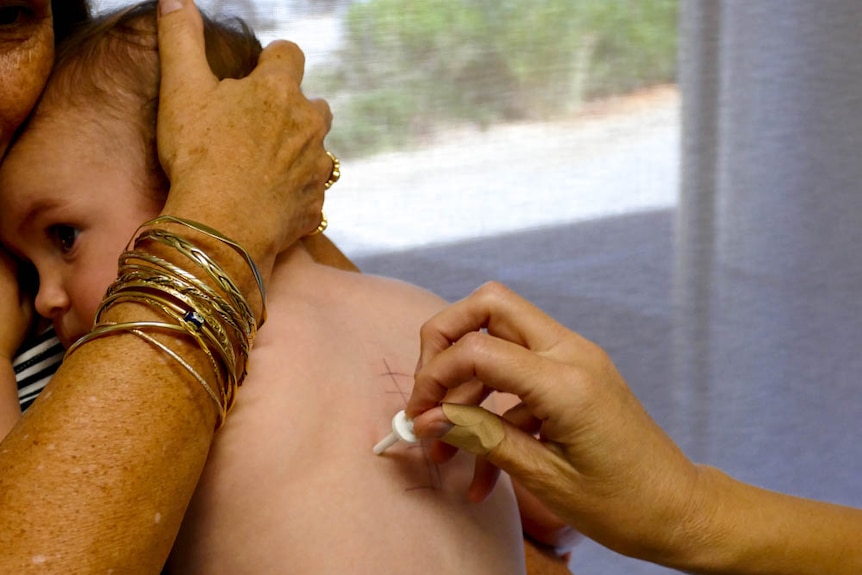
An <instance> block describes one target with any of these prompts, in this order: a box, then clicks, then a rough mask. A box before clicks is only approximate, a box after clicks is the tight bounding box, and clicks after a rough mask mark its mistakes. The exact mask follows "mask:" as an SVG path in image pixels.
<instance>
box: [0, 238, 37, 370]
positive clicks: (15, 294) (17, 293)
mask: <svg viewBox="0 0 862 575" xmlns="http://www.w3.org/2000/svg"><path fill="white" fill-rule="evenodd" d="M19 271H20V269H19V264H18V262H17V261H16V260H15V258H14V257H13V256H12V254H10V253H9V252H8V251H7V250H6V248H4V247H3V246H0V302H2V305H0V326H2V331H0V360H3V361H5V360H9V361H11V360H12V359H13V357H14V355H15V352H17V351H18V348H20V347H21V344H23V343H24V339H25V338H26V337H27V334H28V333H29V331H30V327H31V325H32V322H33V319H34V317H35V312H34V310H33V300H32V294H28V293H26V292H25V291H24V290H23V289H22V286H21V281H20V277H21V275H20V274H19Z"/></svg>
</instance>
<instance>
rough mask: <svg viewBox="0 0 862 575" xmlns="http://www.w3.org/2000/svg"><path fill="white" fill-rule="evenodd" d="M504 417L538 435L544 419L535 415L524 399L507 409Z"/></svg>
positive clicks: (522, 429)
mask: <svg viewBox="0 0 862 575" xmlns="http://www.w3.org/2000/svg"><path fill="white" fill-rule="evenodd" d="M503 419H505V420H506V421H508V422H509V423H511V424H512V425H514V426H515V427H517V428H518V429H520V430H521V431H524V432H526V433H529V434H530V435H536V434H537V433H539V430H540V429H541V428H542V420H541V419H539V418H538V417H536V416H534V415H533V413H532V412H531V411H530V408H529V407H527V404H526V403H524V402H523V401H522V402H521V403H519V404H518V405H516V406H514V407H512V408H510V409H509V410H508V411H506V413H504V414H503Z"/></svg>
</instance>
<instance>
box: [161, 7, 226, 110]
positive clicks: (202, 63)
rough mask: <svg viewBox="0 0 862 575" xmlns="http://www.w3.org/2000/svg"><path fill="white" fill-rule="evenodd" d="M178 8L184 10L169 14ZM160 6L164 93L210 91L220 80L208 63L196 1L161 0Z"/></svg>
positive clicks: (162, 86)
mask: <svg viewBox="0 0 862 575" xmlns="http://www.w3.org/2000/svg"><path fill="white" fill-rule="evenodd" d="M176 4H181V6H180V7H179V8H178V9H174V10H173V11H171V12H169V13H165V11H166V8H170V7H171V6H173V5H176ZM159 6H160V10H159V61H160V63H161V64H160V65H161V93H162V94H170V93H173V92H175V91H177V90H182V89H183V88H185V89H187V90H189V91H190V92H191V93H194V92H196V91H198V90H201V89H208V88H209V87H210V86H212V85H214V84H215V83H216V82H217V80H216V78H215V76H214V75H213V73H212V70H210V67H209V63H208V62H207V57H206V46H205V44H204V31H203V20H202V19H201V14H200V12H199V11H198V9H197V7H196V6H195V4H194V2H193V1H192V0H170V1H168V0H160V4H159Z"/></svg>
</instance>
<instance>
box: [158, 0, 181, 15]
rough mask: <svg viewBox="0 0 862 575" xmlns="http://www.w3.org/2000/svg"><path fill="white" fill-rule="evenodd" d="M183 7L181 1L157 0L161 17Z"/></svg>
mask: <svg viewBox="0 0 862 575" xmlns="http://www.w3.org/2000/svg"><path fill="white" fill-rule="evenodd" d="M182 7H183V0H159V14H161V15H162V16H164V15H166V14H170V13H171V12H176V11H177V10H179V9H180V8H182Z"/></svg>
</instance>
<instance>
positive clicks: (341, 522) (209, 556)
mask: <svg viewBox="0 0 862 575" xmlns="http://www.w3.org/2000/svg"><path fill="white" fill-rule="evenodd" d="M443 305H444V302H443V301H442V300H440V299H439V298H437V297H435V296H433V295H431V294H429V293H427V292H425V291H423V290H420V289H417V288H415V287H413V286H409V285H405V284H403V283H400V282H395V281H392V280H385V279H381V278H376V277H373V276H365V275H360V274H351V273H348V272H340V271H337V270H332V269H329V268H323V267H322V266H318V265H316V264H314V263H312V262H311V261H310V260H309V259H308V258H307V255H306V254H305V253H304V252H303V251H301V250H298V251H296V252H294V253H292V254H290V255H289V256H287V257H283V258H282V260H281V261H280V262H279V265H278V267H277V270H276V274H275V276H274V278H273V281H272V287H271V288H270V295H269V320H268V323H267V325H266V326H265V327H264V329H262V330H261V332H260V334H259V336H258V339H257V341H256V343H255V348H254V351H253V353H252V364H251V369H250V372H249V377H248V378H247V380H246V383H245V385H244V386H243V387H242V388H241V390H240V394H239V400H238V403H237V406H236V408H235V409H234V411H233V412H232V413H231V414H230V416H229V418H228V421H227V424H226V425H225V427H224V428H223V429H222V430H221V431H220V432H219V434H218V436H217V440H216V442H215V445H214V447H213V451H212V453H211V454H210V458H209V461H208V463H207V467H206V469H205V471H204V476H203V478H202V480H201V484H200V486H199V488H198V491H197V493H196V495H195V498H194V500H193V501H192V504H191V506H190V508H189V512H188V514H187V517H186V521H185V523H184V525H183V528H182V531H181V533H180V536H179V538H178V541H177V544H176V546H175V549H174V553H173V556H172V561H171V571H172V572H175V573H182V574H190V573H206V574H207V575H217V574H220V573H225V574H228V573H229V574H231V575H238V574H245V573H248V574H254V575H260V574H263V573H267V574H268V573H301V574H314V575H326V574H329V573H332V574H338V575H344V574H346V573H350V574H363V573H369V574H375V575H379V574H388V573H398V574H411V573H416V574H419V573H431V572H433V573H435V575H445V574H448V573H452V574H455V573H458V574H459V575H460V574H464V573H469V574H471V575H482V574H485V573H487V574H495V575H499V574H510V573H511V574H517V573H523V572H524V563H523V542H522V538H521V529H520V523H519V519H518V514H517V508H516V504H515V501H514V497H513V495H512V492H511V487H510V485H509V483H508V481H503V482H501V485H500V487H499V488H498V489H497V490H496V491H495V493H494V494H493V495H492V496H491V497H490V498H489V500H488V501H486V502H485V503H482V504H474V503H471V502H469V501H468V500H467V486H468V484H469V481H470V477H471V474H472V465H473V464H472V459H471V458H470V457H468V456H465V455H459V456H458V457H457V458H456V460H455V461H453V462H451V463H448V464H445V465H436V464H434V463H432V462H431V461H430V460H429V458H428V455H427V452H426V448H424V447H423V446H421V445H415V446H409V445H405V444H399V445H396V446H395V447H392V448H391V449H389V450H388V451H387V452H386V453H385V454H384V455H382V456H375V455H373V454H372V451H371V449H372V446H373V445H374V444H375V443H376V442H377V441H378V440H379V439H381V438H382V437H383V436H384V435H386V434H387V433H388V432H389V431H390V428H389V422H390V420H391V418H392V416H393V415H394V414H395V413H396V412H397V411H398V410H399V409H402V408H403V407H404V405H405V403H406V400H407V397H408V396H409V394H410V391H411V389H412V385H413V378H412V374H413V370H414V368H415V365H416V360H417V356H418V349H419V340H418V334H419V326H420V325H421V324H422V322H423V321H424V320H425V319H427V318H428V317H430V316H431V315H433V314H434V313H435V312H436V311H438V310H439V309H440V308H441V307H442V306H443Z"/></svg>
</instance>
